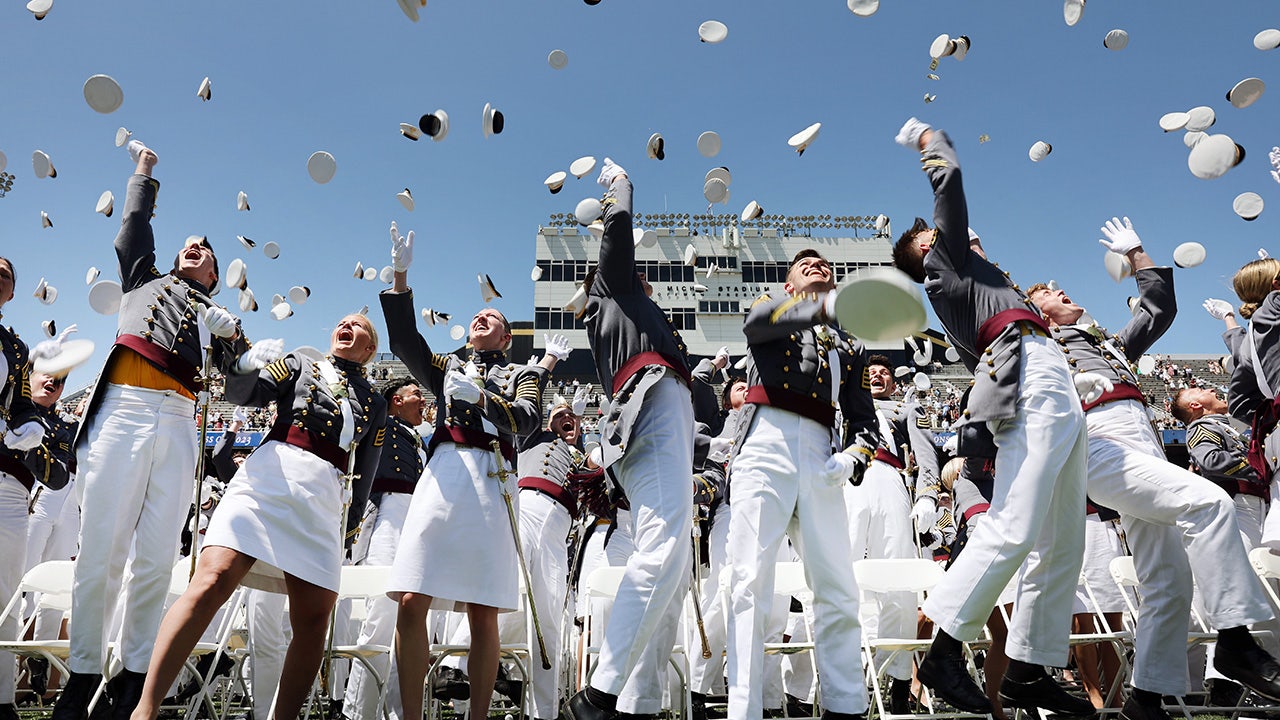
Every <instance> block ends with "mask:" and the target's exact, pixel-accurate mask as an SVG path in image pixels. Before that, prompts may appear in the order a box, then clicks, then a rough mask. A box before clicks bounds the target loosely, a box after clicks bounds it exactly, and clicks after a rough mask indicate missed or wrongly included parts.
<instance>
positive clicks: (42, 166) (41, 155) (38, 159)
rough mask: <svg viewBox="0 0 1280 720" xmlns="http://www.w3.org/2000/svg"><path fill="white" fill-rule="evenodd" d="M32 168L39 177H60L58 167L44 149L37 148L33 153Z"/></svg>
mask: <svg viewBox="0 0 1280 720" xmlns="http://www.w3.org/2000/svg"><path fill="white" fill-rule="evenodd" d="M31 169H32V170H34V171H35V173H36V177H38V178H56V177H58V169H57V168H55V167H54V166H53V161H52V160H50V159H49V154H48V153H46V152H45V151H43V150H36V151H35V152H33V153H31Z"/></svg>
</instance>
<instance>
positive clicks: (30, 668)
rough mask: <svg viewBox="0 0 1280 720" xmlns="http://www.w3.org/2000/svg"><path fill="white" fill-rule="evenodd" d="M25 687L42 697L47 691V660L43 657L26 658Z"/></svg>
mask: <svg viewBox="0 0 1280 720" xmlns="http://www.w3.org/2000/svg"><path fill="white" fill-rule="evenodd" d="M27 687H29V688H31V692H33V693H35V694H36V695H39V696H41V697H44V694H45V693H47V692H49V661H48V660H45V659H44V658H35V657H29V658H27Z"/></svg>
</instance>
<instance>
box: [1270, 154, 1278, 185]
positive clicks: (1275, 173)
mask: <svg viewBox="0 0 1280 720" xmlns="http://www.w3.org/2000/svg"><path fill="white" fill-rule="evenodd" d="M1269 157H1270V158H1271V167H1272V168H1274V169H1273V170H1272V171H1271V177H1272V178H1274V179H1275V181H1276V182H1278V183H1280V147H1273V148H1271V154H1270V156H1269Z"/></svg>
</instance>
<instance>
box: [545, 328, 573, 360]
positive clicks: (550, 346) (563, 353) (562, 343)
mask: <svg viewBox="0 0 1280 720" xmlns="http://www.w3.org/2000/svg"><path fill="white" fill-rule="evenodd" d="M542 341H543V342H545V343H546V345H547V354H548V355H550V356H551V357H553V358H555V359H556V360H561V361H563V360H564V359H565V358H568V357H569V353H571V352H573V346H572V345H570V344H569V338H567V337H565V336H564V335H561V334H560V333H556V334H555V335H552V336H550V337H548V336H547V334H546V333H542Z"/></svg>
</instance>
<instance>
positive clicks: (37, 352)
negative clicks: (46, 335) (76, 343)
mask: <svg viewBox="0 0 1280 720" xmlns="http://www.w3.org/2000/svg"><path fill="white" fill-rule="evenodd" d="M75 331H76V326H75V325H72V326H71V327H69V328H67V329H66V330H63V331H62V332H61V333H60V334H59V335H58V337H56V338H52V339H49V340H45V341H43V342H40V343H37V344H36V346H35V347H33V348H31V362H33V363H34V362H35V361H36V360H48V359H49V358H54V357H57V356H58V353H60V352H62V343H64V342H66V340H67V336H69V335H71V334H72V333H74V332H75Z"/></svg>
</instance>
